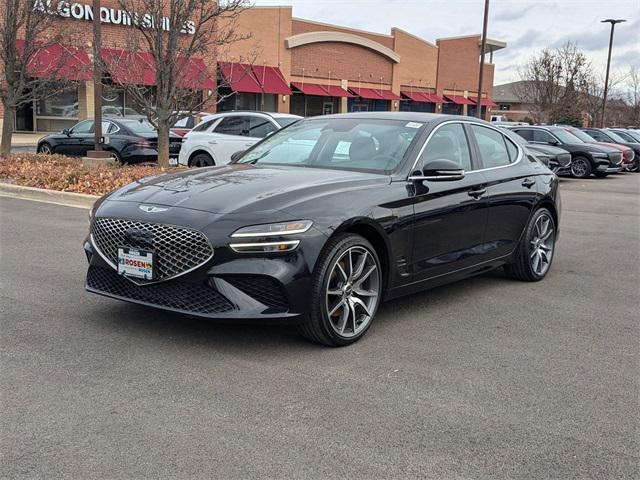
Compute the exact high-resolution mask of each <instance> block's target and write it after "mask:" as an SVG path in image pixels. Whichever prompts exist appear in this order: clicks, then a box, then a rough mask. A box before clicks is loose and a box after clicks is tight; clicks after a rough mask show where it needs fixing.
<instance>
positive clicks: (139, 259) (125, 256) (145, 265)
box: [118, 248, 155, 280]
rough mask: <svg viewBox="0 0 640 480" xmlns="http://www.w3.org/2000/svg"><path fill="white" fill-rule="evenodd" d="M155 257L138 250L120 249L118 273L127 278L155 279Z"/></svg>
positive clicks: (150, 253) (152, 254) (151, 253)
mask: <svg viewBox="0 0 640 480" xmlns="http://www.w3.org/2000/svg"><path fill="white" fill-rule="evenodd" d="M154 260H155V255H154V253H153V252H149V251H147V250H138V249H136V248H119V249H118V273H119V274H120V275H126V276H127V277H136V278H144V279H146V280H152V279H153V274H154V270H153V264H154Z"/></svg>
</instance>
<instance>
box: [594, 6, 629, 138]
mask: <svg viewBox="0 0 640 480" xmlns="http://www.w3.org/2000/svg"><path fill="white" fill-rule="evenodd" d="M622 22H626V20H623V19H618V20H614V19H613V18H607V19H606V20H601V21H600V23H610V24H611V34H610V35H609V55H608V56H607V73H606V74H605V77H604V94H603V95H602V119H601V120H600V127H602V128H604V120H605V110H606V108H607V90H608V89H609V67H610V66H611V48H612V47H613V30H614V28H615V27H616V23H622Z"/></svg>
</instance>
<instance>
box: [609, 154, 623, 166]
mask: <svg viewBox="0 0 640 480" xmlns="http://www.w3.org/2000/svg"><path fill="white" fill-rule="evenodd" d="M609 162H611V163H612V164H614V165H620V164H621V163H622V153H620V152H611V153H610V154H609Z"/></svg>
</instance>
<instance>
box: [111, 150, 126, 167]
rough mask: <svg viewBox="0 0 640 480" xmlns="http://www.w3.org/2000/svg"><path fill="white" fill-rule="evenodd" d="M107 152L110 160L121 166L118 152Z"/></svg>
mask: <svg viewBox="0 0 640 480" xmlns="http://www.w3.org/2000/svg"><path fill="white" fill-rule="evenodd" d="M108 152H109V156H110V157H111V160H113V161H114V162H116V163H117V164H118V165H123V161H122V157H121V156H120V154H119V153H118V152H116V151H115V150H108Z"/></svg>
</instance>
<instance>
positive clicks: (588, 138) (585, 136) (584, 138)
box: [571, 128, 595, 142]
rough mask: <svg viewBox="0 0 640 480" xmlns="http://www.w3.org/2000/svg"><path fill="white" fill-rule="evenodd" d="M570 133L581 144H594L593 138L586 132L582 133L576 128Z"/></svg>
mask: <svg viewBox="0 0 640 480" xmlns="http://www.w3.org/2000/svg"><path fill="white" fill-rule="evenodd" d="M571 133H572V134H573V135H575V136H576V137H578V138H579V139H580V140H582V141H583V142H594V141H595V138H593V137H592V136H591V135H589V134H588V133H587V132H583V131H582V130H578V129H577V128H576V129H572V130H571Z"/></svg>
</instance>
